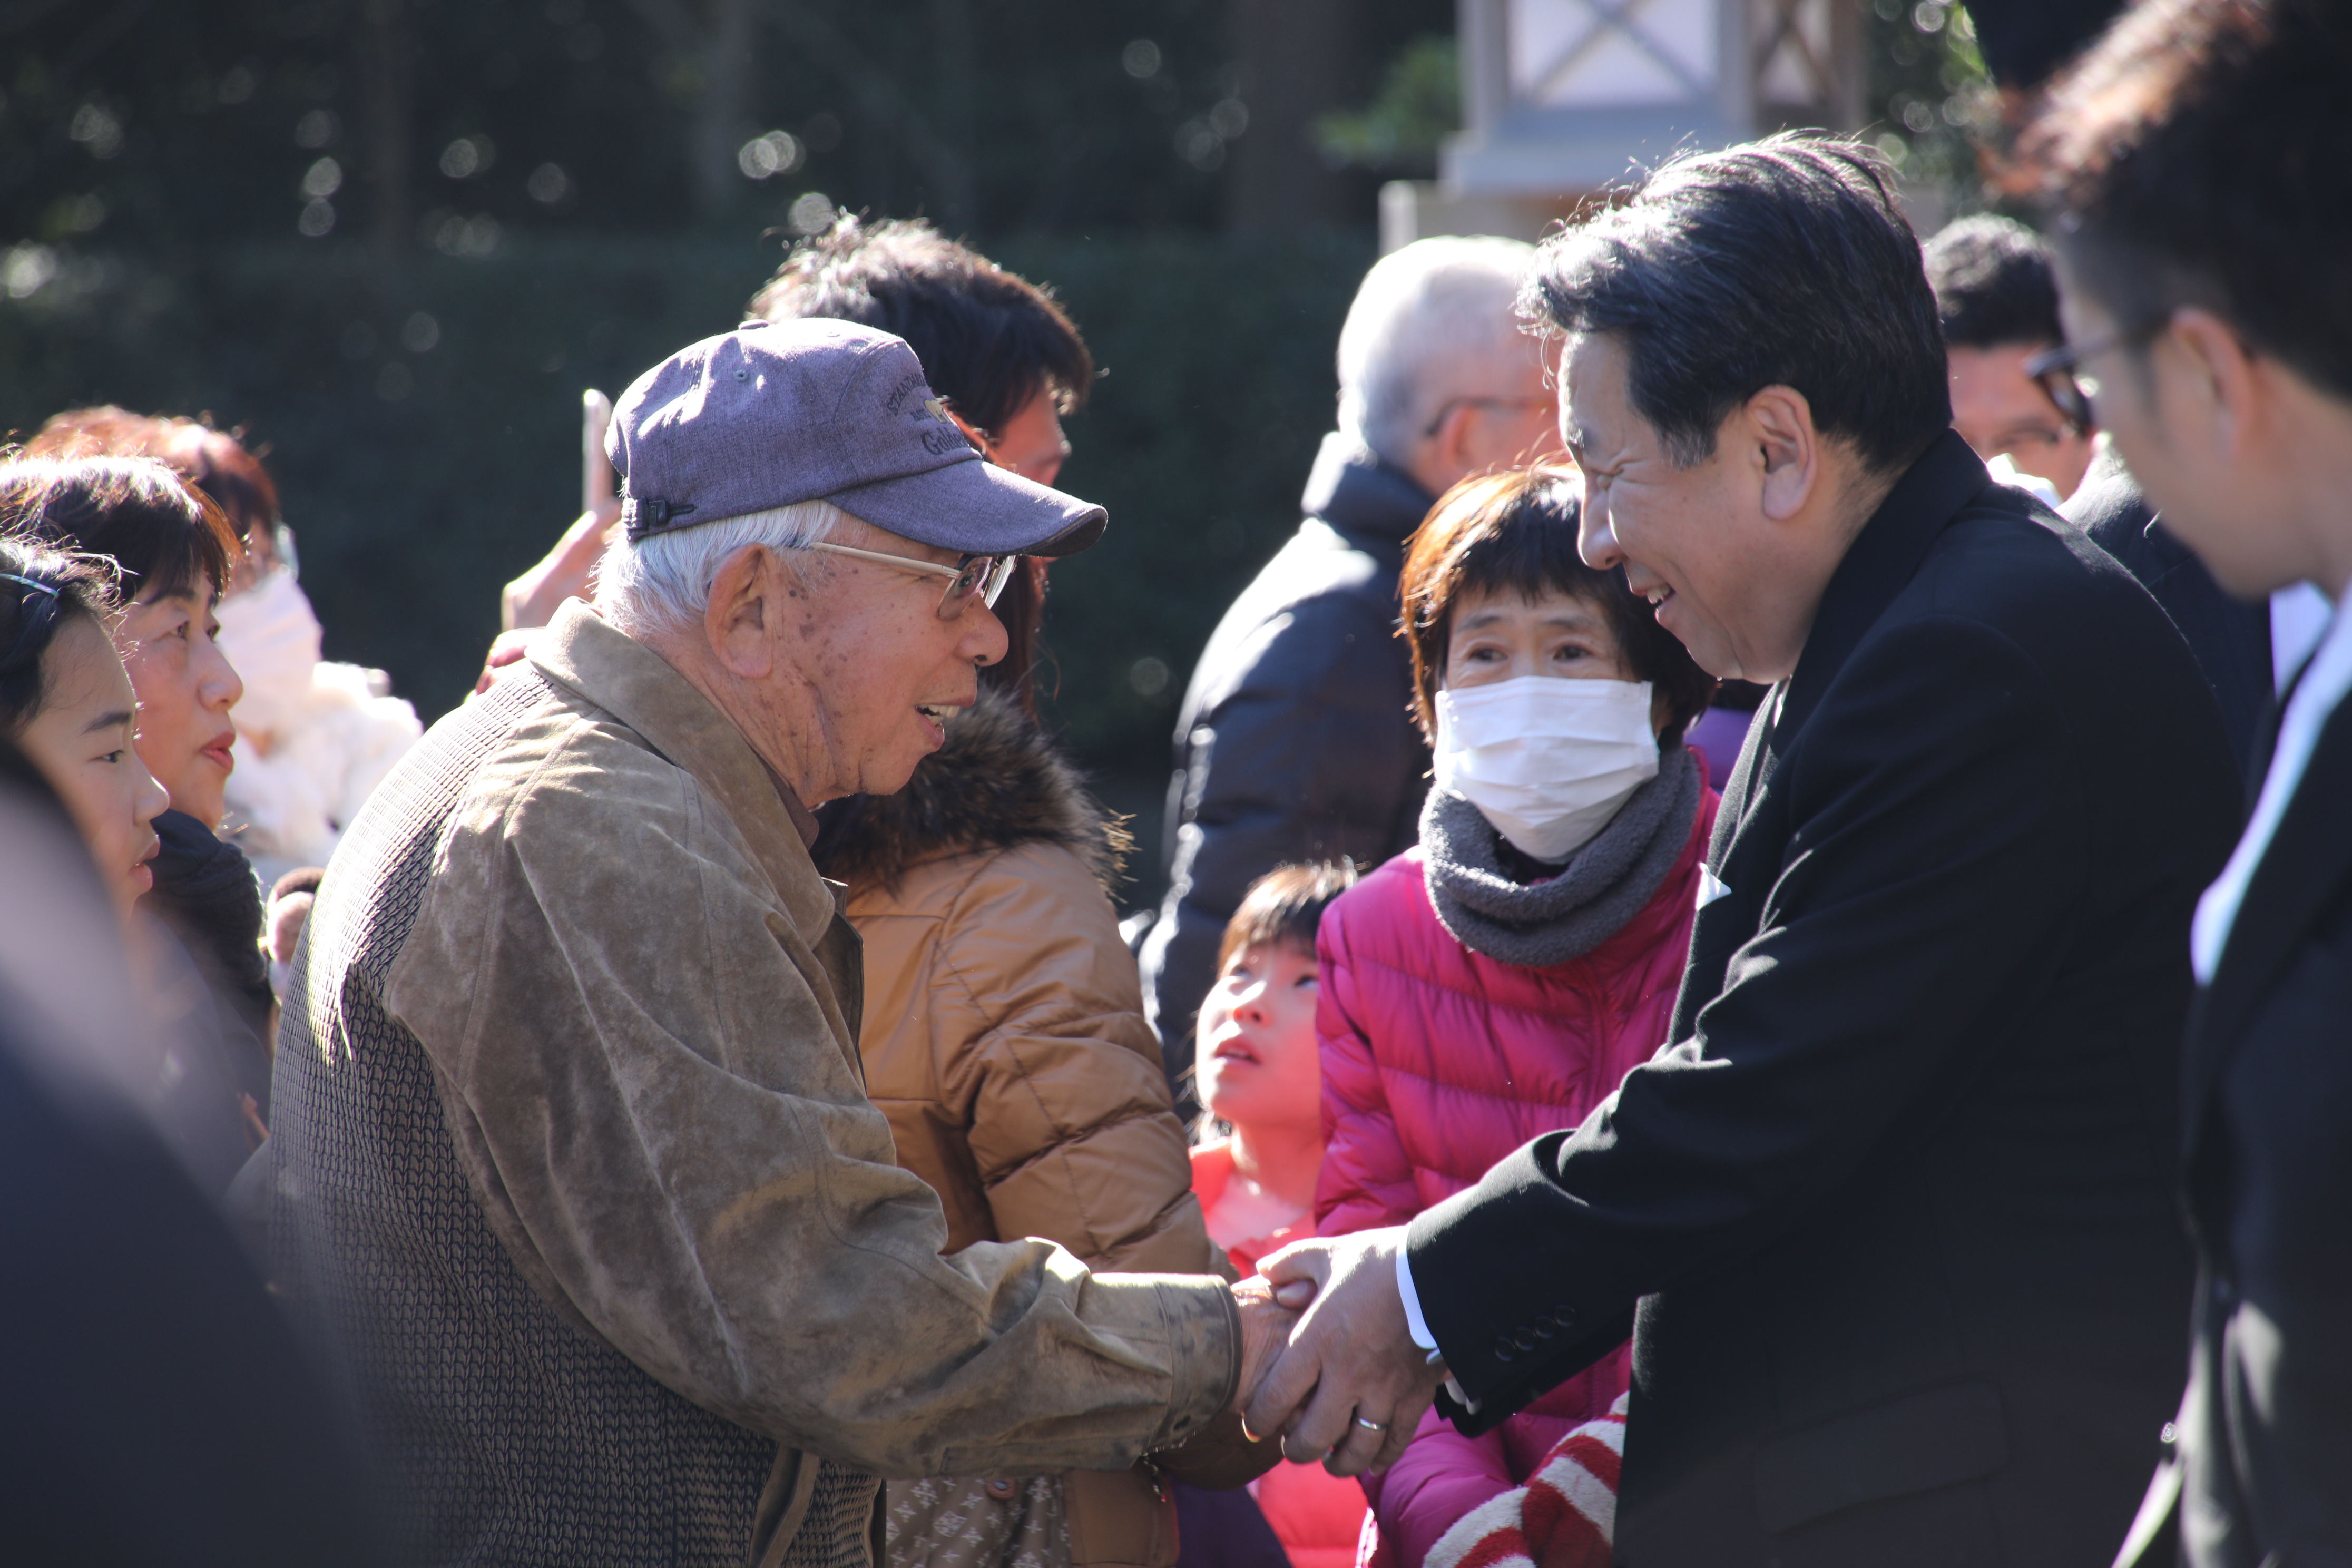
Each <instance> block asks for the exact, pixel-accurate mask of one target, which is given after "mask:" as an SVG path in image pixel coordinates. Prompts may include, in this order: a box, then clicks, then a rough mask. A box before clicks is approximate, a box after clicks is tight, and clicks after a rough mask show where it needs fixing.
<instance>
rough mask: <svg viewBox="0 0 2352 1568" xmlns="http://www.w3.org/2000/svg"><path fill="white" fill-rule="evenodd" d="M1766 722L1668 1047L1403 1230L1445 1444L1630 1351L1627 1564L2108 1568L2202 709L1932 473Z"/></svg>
mask: <svg viewBox="0 0 2352 1568" xmlns="http://www.w3.org/2000/svg"><path fill="white" fill-rule="evenodd" d="M1771 701H1772V702H1776V703H1777V704H1778V710H1777V713H1776V712H1775V711H1774V709H1773V707H1772V706H1771V705H1770V704H1769V703H1768V706H1767V708H1766V709H1765V710H1763V711H1762V712H1761V713H1760V714H1759V720H1758V722H1757V724H1756V725H1755V727H1754V728H1753V729H1752V730H1751V731H1750V732H1749V736H1748V745H1747V747H1746V749H1745V750H1744V751H1743V752H1741V755H1740V760H1739V764H1738V769H1737V770H1736V772H1735V773H1734V774H1733V778H1732V782H1731V785H1730V787H1729V789H1728V790H1727V792H1726V793H1725V795H1724V799H1723V805H1722V808H1721V810H1720V812H1719V814H1718V815H1717V821H1716V830H1715V840H1714V844H1713V847H1712V849H1711V851H1710V854H1709V866H1710V868H1712V869H1713V870H1714V871H1715V872H1716V874H1717V876H1718V877H1719V878H1720V879H1722V881H1723V883H1725V884H1727V887H1728V889H1729V890H1728V891H1727V892H1725V893H1723V894H1722V895H1721V896H1720V897H1718V898H1717V899H1715V900H1713V901H1712V902H1709V903H1706V905H1705V906H1704V907H1703V908H1702V910H1701V911H1700V913H1699V916H1698V920H1697V923H1696V928H1695V930H1694V931H1693V934H1692V942H1691V955H1690V963H1689V967H1688V970H1687V972H1686V973H1685V978H1684V982H1683V989H1682V994H1681V996H1680V998H1679V1000H1678V1002H1677V1004H1676V1006H1675V1020H1674V1026H1673V1033H1672V1036H1671V1038H1670V1043H1669V1044H1668V1045H1667V1046H1666V1047H1664V1049H1662V1050H1661V1051H1660V1052H1659V1054H1658V1056H1657V1057H1656V1058H1654V1059H1653V1060H1652V1061H1651V1062H1649V1063H1647V1064H1645V1065H1643V1066H1642V1067H1640V1068H1635V1069H1634V1070H1633V1072H1632V1073H1631V1074H1629V1075H1628V1076H1627V1077H1626V1079H1625V1080H1624V1083H1623V1084H1622V1086H1621V1087H1620V1089H1619V1090H1618V1092H1617V1093H1616V1094H1615V1095H1614V1096H1612V1098H1611V1099H1610V1100H1608V1101H1607V1102H1605V1103H1604V1104H1603V1105H1602V1106H1601V1109H1600V1110H1597V1111H1595V1112H1594V1114H1593V1115H1592V1116H1591V1118H1590V1119H1589V1120H1588V1121H1586V1122H1585V1123H1584V1125H1583V1126H1582V1127H1580V1128H1579V1129H1577V1130H1575V1131H1572V1132H1561V1133H1556V1134H1551V1135H1548V1136H1546V1137H1543V1138H1539V1139H1538V1140H1536V1141H1535V1142H1532V1143H1530V1144H1528V1146H1526V1147H1525V1148H1523V1149H1521V1150H1519V1151H1518V1152H1516V1153H1514V1154H1512V1155H1510V1156H1509V1157H1507V1158H1506V1159H1505V1160H1504V1161H1502V1162H1501V1163H1499V1164H1497V1165H1496V1167H1495V1168H1494V1170H1493V1171H1491V1172H1490V1173H1488V1174H1487V1176H1486V1179H1485V1180H1484V1181H1482V1182H1481V1183H1480V1184H1478V1185H1477V1186H1475V1187H1474V1188H1472V1189H1470V1190H1469V1191H1468V1192H1466V1193H1464V1194H1458V1195H1457V1196H1456V1197H1454V1198H1453V1199H1450V1200H1448V1201H1447V1202H1445V1203H1444V1204H1442V1205H1438V1206H1437V1207H1435V1208H1433V1209H1432V1210H1430V1211H1428V1212H1427V1213H1425V1214H1423V1215H1422V1216H1421V1217H1420V1218H1419V1219H1417V1220H1415V1221H1414V1222H1413V1225H1412V1228H1411V1232H1410V1237H1409V1244H1408V1245H1409V1247H1410V1256H1411V1261H1412V1274H1413V1279H1414V1280H1415V1283H1416V1288H1417V1290H1418V1292H1419V1294H1420V1297H1421V1301H1422V1306H1423V1310H1424V1311H1425V1313H1426V1315H1427V1318H1428V1321H1429V1322H1430V1325H1431V1327H1432V1329H1433V1331H1434V1332H1435V1334H1436V1336H1437V1341H1438V1343H1439V1344H1440V1346H1441V1347H1443V1348H1444V1352H1445V1355H1446V1359H1447V1362H1448V1363H1449V1365H1450V1366H1451V1368H1452V1370H1453V1372H1454V1376H1455V1377H1456V1379H1457V1380H1458V1381H1459V1382H1460V1384H1462V1386H1463V1388H1464V1389H1465V1392H1466V1393H1467V1394H1469V1396H1470V1397H1471V1398H1473V1399H1475V1400H1476V1401H1477V1402H1478V1411H1477V1414H1476V1415H1475V1417H1474V1418H1469V1421H1468V1424H1469V1425H1471V1426H1489V1425H1491V1424H1493V1423H1494V1422H1496V1421H1497V1420H1499V1419H1501V1417H1502V1416H1503V1415H1506V1414H1507V1413H1509V1412H1511V1411H1513V1410H1516V1409H1517V1408H1519V1407H1520V1406H1522V1405H1525V1404H1526V1403H1527V1402H1528V1400H1530V1399H1531V1398H1533V1397H1534V1396H1535V1395H1536V1394H1538V1393H1540V1392H1541V1391H1542V1390H1544V1389H1545V1388H1547V1387H1549V1386H1551V1385H1552V1384H1557V1383H1558V1382H1559V1381H1560V1379H1562V1378H1564V1377H1566V1376H1567V1375H1568V1374H1570V1373H1573V1372H1574V1371H1576V1370H1577V1369H1578V1368H1580V1367H1581V1366H1583V1365H1585V1364H1587V1363H1590V1362H1591V1361H1592V1360H1594V1359H1596V1358H1597V1357H1598V1356H1600V1355H1601V1354H1602V1353H1604V1352H1606V1351H1607V1350H1608V1349H1609V1348H1610V1347H1611V1346H1612V1345H1613V1344H1614V1343H1616V1342H1618V1341H1619V1340H1620V1339H1621V1338H1622V1336H1623V1335H1624V1333H1625V1331H1626V1330H1627V1328H1628V1326H1629V1325H1632V1326H1633V1328H1634V1335H1633V1366H1634V1372H1633V1411H1632V1415H1631V1417H1630V1419H1629V1421H1628V1424H1627V1428H1626V1435H1627V1445H1628V1446H1627V1448H1626V1452H1625V1464H1624V1472H1623V1484H1622V1492H1621V1494H1620V1498H1619V1503H1618V1514H1617V1521H1618V1534H1617V1560H1618V1562H1619V1563H1630V1564H1634V1565H1636V1568H1651V1565H1653V1564H1666V1565H1678V1564H1684V1563H1692V1564H1708V1565H1722V1564H1743V1563H1768V1562H1769V1563H1780V1564H1787V1565H1790V1568H1795V1565H1799V1564H1816V1563H1858V1564H1859V1563H1869V1564H1887V1563H1926V1562H1931V1561H1932V1562H1937V1563H1971V1564H1973V1563H2036V1564H2040V1563H2049V1564H2060V1563H2066V1564H2079V1565H2081V1568H2105V1563H2107V1561H2108V1559H2109V1558H2110V1557H2111V1556H2112V1554H2113V1553H2114V1551H2115V1549H2116V1545H2117V1543H2118V1542H2120V1541H2121V1539H2122V1536H2123V1532H2124V1531H2125V1528H2126V1525H2127V1523H2128V1522H2129V1521H2130V1518H2131V1514H2132V1510H2133V1507H2134V1505H2135V1504H2136V1503H2137V1500H2138V1498H2139V1494H2140V1489H2141V1486H2142V1483H2143V1482H2144V1480H2145V1479H2146V1477H2147V1469H2148V1467H2149V1466H2150V1465H2151V1464H2152V1463H2153V1462H2154V1458H2155V1456H2156V1455H2157V1453H2158V1432H2159V1430H2160V1428H2161V1426H2162V1424H2163V1421H2164V1419H2165V1417H2166V1416H2167V1415H2169V1414H2170V1413H2171V1410H2172V1406H2173V1403H2174V1398H2175V1395H2176V1394H2177V1392H2178V1389H2179V1378H2180V1346H2181V1344H2182V1342H2183V1340H2184V1338H2185V1336H2186V1332H2187V1330H2188V1326H2189V1325H2188V1307H2189V1289H2190V1279H2191V1277H2190V1268H2189V1255H2188V1247H2187V1245H2186V1242H2185V1240H2184V1238H2183V1237H2182V1236H2181V1233H2180V1226H2179V1214H2178V1210H2177V1208H2176V1207H2175V1203H2174V1173H2175V1172H2176V1170H2177V1154H2176V1152H2177V1150H2178V1148H2179V1142H2178V1141H2179V1115H2178V1110H2179V1081H2180V1079H2179V1059H2180V1038H2181V1033H2180V1032H2181V1027H2182V1024H2183V1021H2184V1019H2185V1016H2186V1014H2187V1009H2188V1004H2189V989H2190V981H2189V965H2188V954H2187V947H2188V943H2187V931H2188V923H2189V912H2190V910H2191V907H2192V905H2193V903H2194V901H2195V900H2196V897H2197V895H2198V893H2199V892H2200V890H2201V889H2203V888H2204V886H2205V884H2206V883H2207V881H2209V880H2210V879H2211V877H2212V876H2213V874H2214V873H2215V871H2216V870H2217V869H2218V868H2220V866H2221V862H2222V860H2223V859H2224V858H2225V857H2226V855H2227V853H2228V850H2229V847H2230V844H2231V837H2232V835H2233V834H2234V832H2235V828H2236V824H2237V820H2238V811H2239V802H2240V799H2241V791H2240V787H2239V784H2238V778H2237V773H2236V771H2235V769H2234V768H2233V767H2232V766H2231V761H2230V757H2229V749H2228V745H2227V743H2226V742H2224V740H2223V739H2222V734H2221V721H2220V718H2219V716H2218V715H2217V714H2216V712H2215V710H2214V707H2213V700H2212V696H2211V694H2210V692H2209V691H2208V690H2207V689H2206V687H2205V683H2204V681H2203V679H2201V678H2200V676H2199V674H2198V672H2197V668H2196V666H2195V664H2194V663H2193V662H2192V661H2191V660H2190V658H2189V652H2188V650H2187V648H2186V647H2183V646H2182V644H2181V641H2180V638H2179V637H2178V636H2176V635H2175V634H2174V632H2173V629H2172V627H2171V626H2170V625H2168V623H2167V621H2166V619H2165V617H2164V615H2163V613H2162V612H2161V611H2160V610H2158V608H2157V606H2156V605H2155V604H2154V603H2153V602H2152V601H2151V600H2150V599H2149V598H2148V596H2147V594H2146V592H2145V591H2144V590H2142V589H2141V588H2140V587H2139V585H2138V584H2136V583H2135V582H2133V581H2132V579H2131V578H2130V577H2129V576H2128V575H2127V574H2125V573H2124V572H2123V570H2122V569H2121V568H2120V567H2118V566H2117V565H2116V563H2115V562H2114V561H2113V560H2112V559H2111V558H2110V557H2108V556H2107V555H2106V554H2105V553H2104V552H2101V551H2099V550H2098V549H2096V548H2095V546H2093V545H2091V544H2090V543H2089V542H2088V541H2087V540H2085V539H2084V537H2083V536H2082V535H2081V534H2080V533H2079V532H2077V531H2074V529H2072V528H2070V527H2068V526H2066V525H2064V524H2063V523H2061V522H2059V521H2058V520H2056V519H2055V518H2053V517H2052V516H2050V515H2049V514H2048V513H2046V512H2044V511H2042V510H2039V509H2038V508H2037V507H2036V506H2035V504H2034V503H2033V502H2032V500H2030V499H2029V498H2027V497H2026V496H2025V495H2024V494H2023V493H2022V492H2020V491H2016V490H2011V489H2002V488H2000V487H1998V486H1995V485H1992V484H1991V483H1990V480H1989V479H1987V477H1986V474H1985V470H1984V467H1983V465H1982V464H1981V463H1979V461H1978V460H1977V458H1975V456H1974V455H1973V454H1971V453H1970V452H1969V449H1968V447H1966V446H1965V445H1964V444H1962V442H1961V441H1960V440H1959V438H1958V437H1957V436H1950V435H1947V436H1945V437H1941V438H1939V439H1938V440H1937V442H1936V443H1935V445H1933V446H1932V447H1930V448H1929V449H1928V451H1927V454H1926V455H1925V456H1924V457H1922V458H1920V459H1919V461H1918V462H1917V463H1916V464H1915V465H1914V466H1913V467H1912V468H1911V469H1910V471H1909V472H1908V473H1906V475H1905V476H1904V478H1903V479H1901V480H1900V481H1899V482H1898V483H1897V484H1896V486H1895V489H1894V490H1893V492H1892V493H1891V494H1890V495H1889V496H1888V497H1887V499H1886V500H1885V503H1884V504H1883V505H1882V506H1881V507H1880V508H1879V510H1878V511H1877V512H1876V513H1875V514H1874V516H1873V518H1872V519H1871V521H1869V523H1868V524H1867V525H1866V526H1865V527H1864V530H1863V531H1862V532H1861V533H1860V535H1859V536H1858V537H1857V538H1856V540H1855V542H1854V543H1853V547H1852V548H1851V549H1850V550H1849V552H1847V554H1846V557H1845V559H1844V561H1843V563H1842V564H1841V565H1840V566H1839V568H1838V570H1837V572H1836V574H1835V575H1834V576H1833V577H1832V580H1831V583H1830V584H1829V587H1828V590H1827V592H1826V593H1825V595H1824V596H1823V598H1822V604H1821V607H1820V610H1819V613H1818V615H1817V616H1816V617H1815V620H1814V623H1813V627H1812V630H1811V634H1810V636H1809V637H1808V638H1807V641H1806V645H1805V650H1804V654H1803V657H1802V658H1801V660H1800V662H1799V664H1798V666H1797V668H1796V671H1795V673H1794V674H1793V675H1792V676H1791V678H1790V679H1789V680H1788V681H1787V682H1785V683H1784V684H1783V685H1782V686H1781V687H1780V688H1779V689H1776V690H1775V693H1774V696H1773V699H1772V700H1771ZM2153 781H2161V782H2162V787H2160V788H2158V787H2147V786H2148V785H2149V784H2151V783H2152V782H2153ZM1637 1303H1638V1321H1637V1312H1636V1304H1637Z"/></svg>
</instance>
